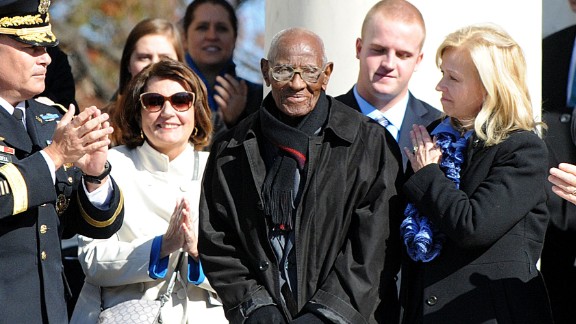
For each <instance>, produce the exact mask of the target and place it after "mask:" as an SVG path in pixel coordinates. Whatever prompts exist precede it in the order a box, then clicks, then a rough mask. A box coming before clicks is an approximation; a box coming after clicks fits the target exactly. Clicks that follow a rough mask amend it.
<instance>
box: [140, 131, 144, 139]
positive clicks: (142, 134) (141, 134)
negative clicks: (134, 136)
mask: <svg viewBox="0 0 576 324" xmlns="http://www.w3.org/2000/svg"><path fill="white" fill-rule="evenodd" d="M140 138H141V139H144V133H143V132H142V130H140Z"/></svg>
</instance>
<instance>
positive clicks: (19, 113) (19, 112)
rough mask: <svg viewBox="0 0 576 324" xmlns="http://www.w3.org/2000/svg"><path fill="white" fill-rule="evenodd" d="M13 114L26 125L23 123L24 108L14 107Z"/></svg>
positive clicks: (21, 123)
mask: <svg viewBox="0 0 576 324" xmlns="http://www.w3.org/2000/svg"><path fill="white" fill-rule="evenodd" d="M12 116H13V117H14V118H16V120H18V121H19V122H20V125H22V127H24V123H23V119H24V113H23V112H22V109H18V108H14V112H13V113H12Z"/></svg>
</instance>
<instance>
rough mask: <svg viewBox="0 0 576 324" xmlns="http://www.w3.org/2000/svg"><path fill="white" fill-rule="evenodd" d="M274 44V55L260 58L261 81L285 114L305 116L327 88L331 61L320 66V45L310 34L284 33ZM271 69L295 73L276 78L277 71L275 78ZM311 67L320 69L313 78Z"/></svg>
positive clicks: (292, 116)
mask: <svg viewBox="0 0 576 324" xmlns="http://www.w3.org/2000/svg"><path fill="white" fill-rule="evenodd" d="M277 44H278V50H277V54H276V57H274V58H272V60H271V61H268V60H262V62H261V69H262V75H263V77H264V81H265V82H266V85H267V86H271V87H272V90H271V92H272V97H273V98H274V101H275V103H276V106H277V107H278V109H280V111H281V112H282V113H283V114H284V115H286V116H287V117H291V118H297V117H302V116H306V115H307V114H309V113H310V112H311V111H312V109H314V107H315V106H316V103H317V102H318V98H319V97H320V93H321V92H322V90H324V91H325V90H326V87H327V85H328V80H329V79H330V74H331V73H332V63H327V64H326V65H325V66H323V59H322V58H323V52H322V45H321V44H320V43H319V40H318V39H317V38H315V37H313V36H312V35H308V34H305V33H304V34H299V33H291V34H287V35H285V36H283V37H282V38H281V39H280V40H279V42H278V43H277ZM272 69H275V70H276V71H278V72H284V74H286V73H288V74H289V73H290V71H294V74H293V75H292V78H291V79H288V80H282V81H278V80H276V79H278V74H276V79H275V77H274V76H273V71H272ZM286 71H288V72H286ZM314 71H320V73H319V76H318V79H317V80H316V81H315V82H314V79H315V78H314V76H315V73H314Z"/></svg>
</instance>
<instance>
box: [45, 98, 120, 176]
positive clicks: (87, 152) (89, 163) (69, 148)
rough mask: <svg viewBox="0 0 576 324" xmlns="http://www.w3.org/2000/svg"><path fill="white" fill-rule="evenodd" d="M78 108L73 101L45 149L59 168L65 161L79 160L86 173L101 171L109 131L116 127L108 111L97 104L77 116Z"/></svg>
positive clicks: (78, 163) (78, 162)
mask: <svg viewBox="0 0 576 324" xmlns="http://www.w3.org/2000/svg"><path fill="white" fill-rule="evenodd" d="M74 111H75V107H74V105H70V108H69V109H68V112H66V114H65V115H64V116H63V117H62V119H61V120H60V122H59V123H58V125H57V126H56V130H55V131H54V135H53V137H52V143H51V144H50V145H48V147H46V148H45V149H44V152H46V154H48V156H49V157H50V158H51V159H52V161H53V162H54V165H55V166H56V169H59V168H60V167H61V166H62V165H63V164H65V163H75V165H76V166H78V167H79V168H80V169H82V171H83V172H84V173H86V174H90V175H99V174H101V173H102V172H103V171H104V164H105V163H106V156H107V152H108V145H109V144H110V140H109V139H108V135H110V134H112V132H113V131H114V129H113V128H112V127H111V126H110V124H109V123H108V114H102V113H101V112H100V110H99V109H98V108H96V107H94V106H92V107H88V108H86V109H84V111H82V112H81V113H80V114H78V116H74Z"/></svg>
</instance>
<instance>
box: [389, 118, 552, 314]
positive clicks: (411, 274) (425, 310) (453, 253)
mask: <svg viewBox="0 0 576 324" xmlns="http://www.w3.org/2000/svg"><path fill="white" fill-rule="evenodd" d="M434 126H435V124H432V125H431V126H430V129H432V127H434ZM546 156H547V151H546V147H545V145H544V142H543V141H542V140H541V139H539V138H538V137H537V136H536V135H535V134H534V133H532V132H527V131H522V132H515V133H513V134H511V135H510V137H509V138H508V139H506V140H505V141H503V142H502V143H500V144H498V145H494V146H491V147H484V146H483V142H482V141H480V140H476V139H474V136H472V137H471V138H470V140H469V143H468V150H467V154H466V157H465V161H466V162H465V163H464V165H463V168H462V171H461V173H460V176H461V183H460V189H456V187H455V184H454V183H453V182H452V180H450V179H448V178H447V177H446V176H445V175H444V173H443V172H442V170H441V169H440V167H439V165H438V164H430V165H428V166H426V167H424V168H422V169H421V170H419V171H418V172H416V173H414V174H413V175H412V176H410V178H409V179H408V181H407V182H406V184H405V185H404V192H405V194H406V196H407V199H408V200H409V201H411V202H414V203H415V205H416V207H417V208H418V210H419V211H420V213H421V214H422V215H427V216H428V217H429V219H430V220H431V221H432V222H433V223H434V224H436V225H437V226H438V227H439V229H440V231H442V232H443V233H444V234H445V235H446V237H447V238H446V242H445V243H444V245H443V248H442V250H441V253H440V255H439V256H438V257H437V258H436V259H434V260H432V261H430V262H428V263H422V262H414V261H412V260H411V259H409V258H408V257H407V256H406V255H405V257H404V260H403V261H404V262H403V264H402V286H401V297H400V299H401V303H402V305H403V306H404V309H405V313H404V318H403V323H523V324H525V323H534V324H546V323H551V314H550V306H549V303H548V297H547V294H546V289H545V286H544V282H543V280H542V276H541V275H540V273H539V272H538V270H537V269H536V262H537V261H538V258H539V257H540V252H541V249H542V243H543V240H544V233H545V230H546V225H547V223H548V212H547V207H546V193H545V189H544V186H545V183H546V175H547V167H546V164H547V161H546ZM409 171H411V170H409Z"/></svg>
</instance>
